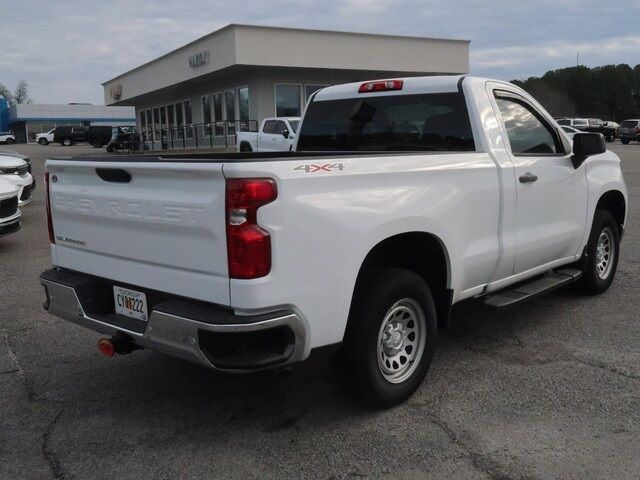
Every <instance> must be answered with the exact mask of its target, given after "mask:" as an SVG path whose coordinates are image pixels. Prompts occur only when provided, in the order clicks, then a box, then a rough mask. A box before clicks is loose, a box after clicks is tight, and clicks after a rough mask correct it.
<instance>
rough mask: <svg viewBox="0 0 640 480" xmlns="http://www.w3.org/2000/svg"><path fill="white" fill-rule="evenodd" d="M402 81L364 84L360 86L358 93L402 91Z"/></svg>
mask: <svg viewBox="0 0 640 480" xmlns="http://www.w3.org/2000/svg"><path fill="white" fill-rule="evenodd" d="M403 84H404V82H403V81H402V80H382V81H378V82H366V83H363V84H362V85H360V88H359V89H358V93H369V92H384V91H387V90H402V85H403Z"/></svg>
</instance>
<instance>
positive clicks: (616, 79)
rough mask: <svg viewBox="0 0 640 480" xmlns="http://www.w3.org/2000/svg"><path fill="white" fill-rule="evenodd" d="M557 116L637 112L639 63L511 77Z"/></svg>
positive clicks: (611, 117)
mask: <svg viewBox="0 0 640 480" xmlns="http://www.w3.org/2000/svg"><path fill="white" fill-rule="evenodd" d="M514 83H516V84H517V85H519V86H520V87H522V88H524V89H525V90H526V91H527V92H529V93H531V95H533V96H534V97H536V98H538V100H539V101H540V103H541V104H542V105H544V106H545V107H546V108H547V109H548V110H549V113H551V114H552V115H554V116H556V117H561V116H571V117H573V116H576V117H587V118H589V117H591V118H602V119H604V120H618V121H620V120H624V119H625V118H634V117H636V118H637V117H638V116H639V115H640V65H636V66H635V67H634V68H632V67H630V66H629V65H625V64H622V65H604V66H601V67H595V68H588V67H585V66H583V65H581V66H578V67H571V68H561V69H559V70H551V71H548V72H547V73H545V74H544V75H543V76H542V77H530V78H527V79H526V80H524V81H518V80H514Z"/></svg>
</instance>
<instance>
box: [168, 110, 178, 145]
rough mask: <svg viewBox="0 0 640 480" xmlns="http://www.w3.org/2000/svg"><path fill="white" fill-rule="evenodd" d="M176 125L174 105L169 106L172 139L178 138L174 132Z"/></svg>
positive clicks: (169, 124) (169, 125)
mask: <svg viewBox="0 0 640 480" xmlns="http://www.w3.org/2000/svg"><path fill="white" fill-rule="evenodd" d="M175 125H176V119H175V107H174V105H173V103H172V104H170V105H167V126H168V127H169V135H170V136H171V138H174V137H175V136H176V134H175V131H174V127H175Z"/></svg>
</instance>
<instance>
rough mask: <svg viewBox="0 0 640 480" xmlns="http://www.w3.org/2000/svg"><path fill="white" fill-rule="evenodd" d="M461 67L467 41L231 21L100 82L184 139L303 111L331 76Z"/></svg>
mask: <svg viewBox="0 0 640 480" xmlns="http://www.w3.org/2000/svg"><path fill="white" fill-rule="evenodd" d="M468 70H469V41H467V40H447V39H438V38H427V37H406V36H395V35H394V36H391V35H377V34H363V33H349V32H335V31H321V30H302V29H293V28H277V27H262V26H248V25H235V24H232V25H228V26H226V27H224V28H222V29H220V30H217V31H215V32H213V33H210V34H208V35H206V36H204V37H201V38H199V39H197V40H195V41H193V42H191V43H189V44H187V45H184V46H182V47H180V48H178V49H176V50H173V51H171V52H169V53H167V54H165V55H162V56H161V57H159V58H157V59H155V60H152V61H150V62H148V63H145V64H143V65H140V66H138V67H136V68H134V69H132V70H130V71H128V72H125V73H123V74H121V75H118V76H117V77H115V78H113V79H111V80H109V81H107V82H105V83H103V84H102V85H103V87H104V101H105V105H108V106H125V105H126V106H132V107H135V115H136V120H137V125H138V128H139V129H140V131H142V132H144V133H145V138H147V139H148V140H151V141H154V142H161V145H162V148H172V147H177V146H179V148H181V147H187V148H188V147H189V146H198V147H200V146H205V147H206V146H209V145H211V146H213V145H214V144H221V143H222V144H224V143H225V142H227V141H228V140H229V138H232V137H233V134H234V133H235V132H236V131H238V130H255V128H256V126H257V124H259V122H260V121H261V120H262V119H264V118H265V117H271V116H289V117H291V116H300V115H301V114H302V111H303V109H304V105H305V102H306V101H307V100H308V99H309V97H310V96H311V95H312V94H313V93H314V92H315V91H317V90H318V89H320V88H322V87H325V86H328V85H335V84H339V83H346V82H354V81H360V80H367V79H377V78H389V77H399V76H419V75H444V74H461V73H467V72H468Z"/></svg>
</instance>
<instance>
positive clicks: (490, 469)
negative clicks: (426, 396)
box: [429, 414, 517, 480]
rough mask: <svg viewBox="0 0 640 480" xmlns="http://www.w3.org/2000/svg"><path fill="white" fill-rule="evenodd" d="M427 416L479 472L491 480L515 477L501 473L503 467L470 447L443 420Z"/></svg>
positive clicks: (507, 479)
mask: <svg viewBox="0 0 640 480" xmlns="http://www.w3.org/2000/svg"><path fill="white" fill-rule="evenodd" d="M429 416H430V418H431V421H432V422H433V423H434V424H435V425H436V426H437V427H438V428H440V429H441V430H442V431H443V432H444V433H445V434H446V435H447V437H448V438H449V440H450V441H451V443H452V444H454V445H456V446H457V447H459V448H460V449H461V450H462V451H463V452H464V455H465V456H466V457H467V458H468V459H469V461H470V462H471V465H473V467H474V468H475V469H476V470H478V471H479V472H480V473H483V474H485V475H487V476H488V478H490V479H491V480H514V479H515V478H517V477H511V476H508V475H506V474H504V473H502V470H503V469H502V468H501V467H500V465H499V464H498V462H496V461H495V460H493V459H491V458H489V456H487V455H485V454H482V453H479V452H477V451H475V450H474V449H472V448H471V447H470V446H469V445H468V444H467V442H464V441H462V440H461V438H460V436H459V435H458V434H457V433H456V432H455V430H453V428H451V427H450V426H449V425H448V424H447V423H446V422H445V421H444V420H442V419H440V418H439V417H437V416H435V415H433V414H431V415H429Z"/></svg>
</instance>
